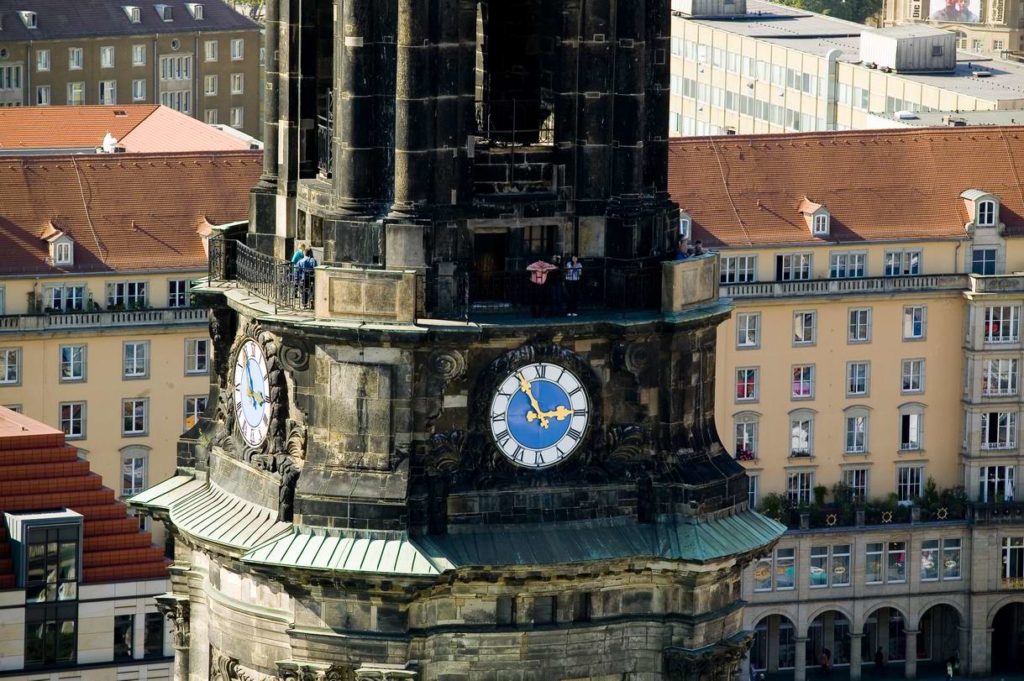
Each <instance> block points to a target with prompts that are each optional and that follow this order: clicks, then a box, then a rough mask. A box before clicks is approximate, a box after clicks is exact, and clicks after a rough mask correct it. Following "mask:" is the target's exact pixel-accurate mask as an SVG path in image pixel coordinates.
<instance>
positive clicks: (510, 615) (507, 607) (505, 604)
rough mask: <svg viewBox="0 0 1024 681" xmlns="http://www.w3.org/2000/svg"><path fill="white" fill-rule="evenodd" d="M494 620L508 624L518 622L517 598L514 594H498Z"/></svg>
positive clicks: (501, 623) (499, 623)
mask: <svg viewBox="0 0 1024 681" xmlns="http://www.w3.org/2000/svg"><path fill="white" fill-rule="evenodd" d="M494 622H495V624H498V625H506V626H507V625H513V624H515V623H516V599H515V597H514V596H498V600H497V602H496V603H495V608H494Z"/></svg>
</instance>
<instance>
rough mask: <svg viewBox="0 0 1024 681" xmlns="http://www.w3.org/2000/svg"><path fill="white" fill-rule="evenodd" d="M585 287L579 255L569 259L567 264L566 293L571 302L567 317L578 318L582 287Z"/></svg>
mask: <svg viewBox="0 0 1024 681" xmlns="http://www.w3.org/2000/svg"><path fill="white" fill-rule="evenodd" d="M582 285H583V263H581V262H580V258H579V256H578V255H574V256H572V257H571V258H569V262H567V263H565V293H566V298H568V302H569V313H568V314H567V315H566V317H578V316H579V315H578V314H576V309H577V308H578V307H579V304H580V287H581V286H582Z"/></svg>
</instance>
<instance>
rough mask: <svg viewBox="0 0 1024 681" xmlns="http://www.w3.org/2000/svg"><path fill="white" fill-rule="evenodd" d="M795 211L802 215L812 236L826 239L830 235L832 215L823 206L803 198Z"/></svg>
mask: <svg viewBox="0 0 1024 681" xmlns="http://www.w3.org/2000/svg"><path fill="white" fill-rule="evenodd" d="M797 211H799V212H800V213H801V214H803V216H804V221H805V222H806V223H807V228H808V229H810V230H811V235H812V236H818V237H826V236H828V235H829V234H830V233H831V223H832V214H831V213H829V212H828V208H825V206H823V205H821V204H820V203H815V202H814V201H811V200H810V199H808V198H807V197H804V199H803V200H802V201H800V205H799V206H797Z"/></svg>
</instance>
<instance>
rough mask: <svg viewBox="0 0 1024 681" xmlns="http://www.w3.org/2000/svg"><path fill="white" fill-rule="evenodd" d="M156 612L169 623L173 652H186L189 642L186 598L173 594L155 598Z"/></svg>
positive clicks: (188, 607)
mask: <svg viewBox="0 0 1024 681" xmlns="http://www.w3.org/2000/svg"><path fill="white" fill-rule="evenodd" d="M156 607H157V610H159V611H160V612H161V614H163V616H164V617H166V618H167V619H168V621H170V623H171V636H172V641H173V645H174V649H175V650H184V651H187V650H188V647H189V641H190V638H191V636H190V634H191V628H190V626H191V625H190V622H189V617H190V612H191V610H190V606H189V601H188V598H187V597H185V596H177V595H175V594H164V595H163V596H157V597H156Z"/></svg>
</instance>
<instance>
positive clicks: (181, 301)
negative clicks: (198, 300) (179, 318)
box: [167, 279, 191, 308]
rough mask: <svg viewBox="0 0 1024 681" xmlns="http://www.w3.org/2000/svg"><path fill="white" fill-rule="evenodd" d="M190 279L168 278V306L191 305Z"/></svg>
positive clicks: (180, 306)
mask: <svg viewBox="0 0 1024 681" xmlns="http://www.w3.org/2000/svg"><path fill="white" fill-rule="evenodd" d="M190 284H191V282H190V281H189V280H188V279H168V280H167V307H173V308H183V307H190V304H189V297H188V293H189V291H190V290H191V286H190Z"/></svg>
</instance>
